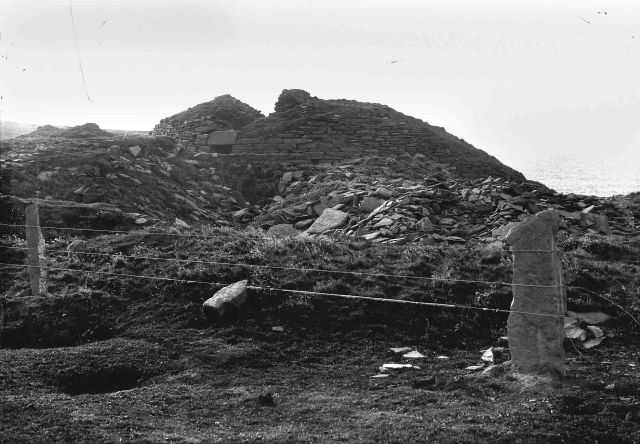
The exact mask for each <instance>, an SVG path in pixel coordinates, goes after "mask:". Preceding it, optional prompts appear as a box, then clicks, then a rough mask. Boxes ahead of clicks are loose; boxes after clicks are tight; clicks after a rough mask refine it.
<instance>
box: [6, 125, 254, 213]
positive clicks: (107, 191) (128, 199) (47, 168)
mask: <svg viewBox="0 0 640 444" xmlns="http://www.w3.org/2000/svg"><path fill="white" fill-rule="evenodd" d="M11 147H12V149H11V150H9V151H8V152H6V153H5V152H3V153H2V157H1V158H0V166H1V170H0V171H1V175H2V182H0V194H5V195H13V196H17V197H22V198H36V197H39V198H40V199H44V200H59V201H70V202H69V206H70V207H72V206H73V205H72V204H73V203H74V202H75V203H78V202H79V203H88V204H89V203H97V202H101V203H107V204H112V205H115V206H117V207H118V208H120V209H121V210H122V211H124V212H127V213H129V214H130V215H131V216H132V217H133V218H134V219H135V220H136V221H137V222H138V224H140V225H143V224H148V223H149V224H150V223H153V222H156V221H167V220H173V219H174V218H176V217H178V218H181V219H184V220H187V221H191V222H208V223H215V224H224V225H230V224H231V223H232V222H231V221H232V214H233V213H234V212H236V211H238V210H241V209H243V208H244V207H245V206H246V205H245V202H244V199H243V198H242V197H241V196H240V195H239V194H238V193H234V192H233V191H232V190H231V189H230V188H229V187H227V186H225V185H224V184H223V183H222V180H221V178H220V176H218V175H217V174H216V170H215V168H213V167H211V166H210V164H209V163H207V162H204V163H201V162H199V160H198V158H199V156H196V157H182V156H178V155H176V154H175V153H173V152H172V151H173V145H172V144H171V142H170V141H168V140H167V139H166V138H161V137H160V138H154V137H146V138H133V139H125V140H118V139H112V138H111V139H110V138H93V139H88V140H83V141H82V142H78V141H77V140H72V139H67V138H47V139H41V140H39V142H38V143H35V142H34V140H33V139H31V140H29V141H26V140H25V141H19V140H16V141H15V142H13V143H12V145H11ZM201 154H202V155H204V153H201ZM204 156H205V157H206V155H204Z"/></svg>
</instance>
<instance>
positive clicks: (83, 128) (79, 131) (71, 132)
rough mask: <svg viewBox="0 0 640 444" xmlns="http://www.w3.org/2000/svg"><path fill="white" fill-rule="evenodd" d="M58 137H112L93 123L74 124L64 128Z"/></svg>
mask: <svg viewBox="0 0 640 444" xmlns="http://www.w3.org/2000/svg"><path fill="white" fill-rule="evenodd" d="M58 135H59V136H60V137H67V138H70V139H88V138H91V137H113V134H111V133H109V132H107V131H105V130H102V129H100V127H99V126H98V125H97V124H95V123H85V124H84V125H79V126H74V127H73V128H69V129H68V130H64V131H62V132H60V133H59V134H58Z"/></svg>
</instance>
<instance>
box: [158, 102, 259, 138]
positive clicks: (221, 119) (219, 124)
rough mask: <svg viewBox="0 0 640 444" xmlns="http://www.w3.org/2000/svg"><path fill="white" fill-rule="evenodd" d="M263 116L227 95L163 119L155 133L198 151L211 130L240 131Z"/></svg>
mask: <svg viewBox="0 0 640 444" xmlns="http://www.w3.org/2000/svg"><path fill="white" fill-rule="evenodd" d="M260 117H264V116H263V114H262V113H261V112H260V111H258V110H257V109H255V108H253V107H251V106H249V105H247V104H246V103H243V102H241V101H240V100H238V99H236V98H234V97H232V96H230V95H229V94H226V95H223V96H219V97H216V98H215V99H213V100H212V101H210V102H205V103H201V104H199V105H196V106H194V107H192V108H189V109H188V110H186V111H183V112H181V113H178V114H175V115H173V116H171V117H167V118H165V119H162V120H161V121H160V123H159V124H158V125H156V126H155V128H154V129H153V134H154V135H161V136H169V137H172V138H173V139H174V140H175V141H176V143H177V144H178V146H179V148H191V149H193V150H195V151H197V149H196V147H197V146H206V142H207V138H208V137H209V134H211V133H212V132H214V131H227V130H240V129H241V128H243V127H245V126H246V125H248V124H249V123H251V122H253V121H254V120H256V119H258V118H260Z"/></svg>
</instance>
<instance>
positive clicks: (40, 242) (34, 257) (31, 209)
mask: <svg viewBox="0 0 640 444" xmlns="http://www.w3.org/2000/svg"><path fill="white" fill-rule="evenodd" d="M25 216H26V223H25V225H26V226H27V227H26V232H27V264H28V265H29V284H30V286H31V295H32V296H42V295H45V294H46V293H47V286H46V282H45V281H46V270H45V269H44V268H43V267H44V260H45V257H44V238H43V237H42V233H41V232H40V216H39V214H38V204H37V203H33V204H30V205H27V207H26V209H25Z"/></svg>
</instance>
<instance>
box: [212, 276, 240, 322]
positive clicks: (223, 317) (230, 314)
mask: <svg viewBox="0 0 640 444" xmlns="http://www.w3.org/2000/svg"><path fill="white" fill-rule="evenodd" d="M246 302H247V280H246V279H245V280H242V281H239V282H236V283H234V284H231V285H228V286H226V287H224V288H222V289H220V290H218V291H217V292H216V293H215V294H214V295H213V296H212V297H210V298H209V299H207V300H206V301H205V302H204V304H202V310H203V312H204V314H205V316H206V317H207V318H208V319H209V320H211V321H215V322H218V321H229V320H231V319H232V318H237V317H238V316H239V315H240V314H241V313H242V312H244V309H245V304H246Z"/></svg>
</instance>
